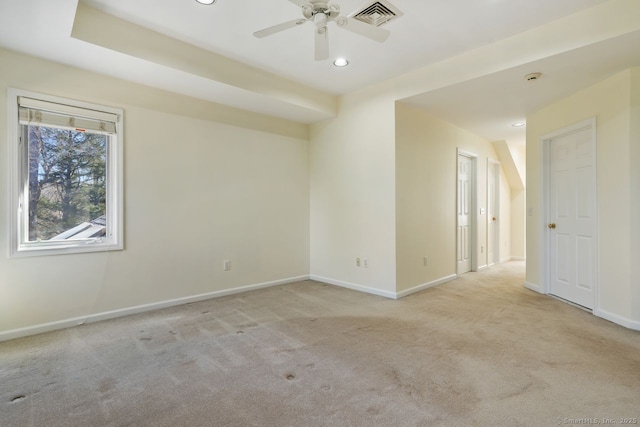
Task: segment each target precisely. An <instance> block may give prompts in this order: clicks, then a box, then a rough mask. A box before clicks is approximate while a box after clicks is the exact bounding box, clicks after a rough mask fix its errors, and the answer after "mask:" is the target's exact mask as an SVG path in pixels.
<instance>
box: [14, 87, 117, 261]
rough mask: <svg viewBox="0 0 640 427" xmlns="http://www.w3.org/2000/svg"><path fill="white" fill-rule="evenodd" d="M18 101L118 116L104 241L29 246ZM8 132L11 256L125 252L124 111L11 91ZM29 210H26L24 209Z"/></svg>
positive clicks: (108, 168) (110, 156)
mask: <svg viewBox="0 0 640 427" xmlns="http://www.w3.org/2000/svg"><path fill="white" fill-rule="evenodd" d="M19 97H25V98H31V99H35V100H39V101H45V102H50V103H55V104H60V105H61V106H62V107H61V108H62V110H64V107H65V106H68V107H72V108H79V109H83V110H90V111H98V112H104V113H108V114H112V115H115V116H117V120H116V133H115V135H111V137H110V139H109V144H107V165H106V175H107V188H106V211H107V212H106V220H107V221H106V223H107V234H106V235H105V236H104V237H101V238H90V239H82V240H60V241H42V242H26V241H25V240H26V228H27V226H28V225H27V223H26V221H27V218H28V208H27V203H28V198H27V201H25V196H26V192H27V191H28V189H27V186H26V181H27V180H28V177H27V176H26V175H27V174H28V170H26V168H24V167H23V166H22V165H23V164H24V161H25V158H24V155H25V151H26V150H24V149H21V147H20V138H21V132H20V124H19V116H18V114H19V112H18V102H19ZM7 103H8V105H7V112H8V117H7V130H8V139H7V142H8V144H7V145H8V157H7V162H8V168H7V169H8V173H9V179H8V183H9V189H8V191H7V194H8V197H9V201H8V203H7V206H8V207H9V215H8V217H9V221H8V236H9V239H8V240H9V256H10V257H19V256H39V255H60V254H77V253H84V252H104V251H113V250H122V249H124V244H123V234H124V233H123V220H124V208H123V200H124V198H123V191H124V186H123V167H122V166H123V135H124V126H123V111H122V110H121V109H118V108H113V107H106V106H103V105H96V104H91V103H88V102H82V101H76V100H71V99H66V98H61V97H57V96H51V95H44V94H40V93H35V92H30V91H26V90H21V89H15V88H8V90H7ZM23 208H27V209H23Z"/></svg>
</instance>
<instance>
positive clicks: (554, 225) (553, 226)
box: [547, 222, 556, 230]
mask: <svg viewBox="0 0 640 427" xmlns="http://www.w3.org/2000/svg"><path fill="white" fill-rule="evenodd" d="M547 227H549V228H551V229H553V230H555V229H556V223H555V222H553V223H551V224H549V225H547Z"/></svg>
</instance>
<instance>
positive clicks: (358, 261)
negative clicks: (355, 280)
mask: <svg viewBox="0 0 640 427" xmlns="http://www.w3.org/2000/svg"><path fill="white" fill-rule="evenodd" d="M356 267H360V257H356Z"/></svg>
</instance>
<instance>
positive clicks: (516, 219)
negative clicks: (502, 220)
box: [511, 190, 527, 259]
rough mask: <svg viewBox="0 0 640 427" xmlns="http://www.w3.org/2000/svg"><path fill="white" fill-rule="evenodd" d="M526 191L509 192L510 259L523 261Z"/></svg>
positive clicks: (525, 253) (524, 254)
mask: <svg viewBox="0 0 640 427" xmlns="http://www.w3.org/2000/svg"><path fill="white" fill-rule="evenodd" d="M525 211H526V191H525V190H511V257H512V258H514V259H525V258H526V257H527V252H526V250H525V248H526V241H527V240H526V216H525V215H526V212H525Z"/></svg>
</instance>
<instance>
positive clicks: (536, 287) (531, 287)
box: [524, 282, 546, 295]
mask: <svg viewBox="0 0 640 427" xmlns="http://www.w3.org/2000/svg"><path fill="white" fill-rule="evenodd" d="M524 287H525V288H527V289H529V290H530V291H533V292H537V293H539V294H542V295H546V294H545V293H544V292H543V291H542V288H541V287H540V285H535V284H533V283H530V282H524Z"/></svg>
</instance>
